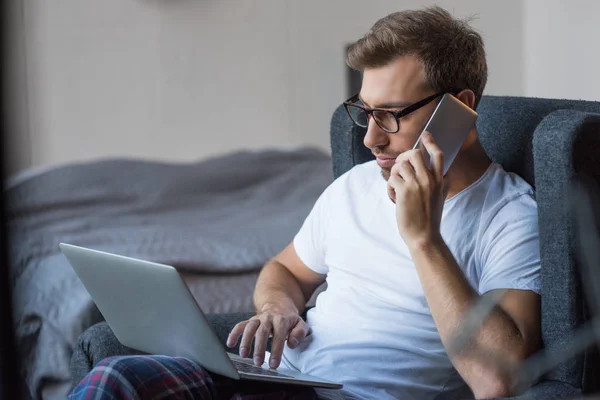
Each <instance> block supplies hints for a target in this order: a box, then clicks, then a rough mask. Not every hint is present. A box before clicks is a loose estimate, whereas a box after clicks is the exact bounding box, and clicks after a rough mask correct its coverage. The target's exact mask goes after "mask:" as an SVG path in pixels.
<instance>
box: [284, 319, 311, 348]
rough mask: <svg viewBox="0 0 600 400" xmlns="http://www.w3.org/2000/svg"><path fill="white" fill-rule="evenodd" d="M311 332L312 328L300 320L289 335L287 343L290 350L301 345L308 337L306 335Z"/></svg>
mask: <svg viewBox="0 0 600 400" xmlns="http://www.w3.org/2000/svg"><path fill="white" fill-rule="evenodd" d="M309 331H310V328H309V327H308V324H307V323H306V322H304V320H303V319H301V318H299V319H298V322H297V323H296V326H294V327H293V328H292V330H291V331H290V333H289V334H288V340H287V343H288V346H289V347H290V349H294V348H296V347H297V346H298V345H299V344H300V342H301V341H302V340H303V339H304V338H305V337H306V335H308V332H309Z"/></svg>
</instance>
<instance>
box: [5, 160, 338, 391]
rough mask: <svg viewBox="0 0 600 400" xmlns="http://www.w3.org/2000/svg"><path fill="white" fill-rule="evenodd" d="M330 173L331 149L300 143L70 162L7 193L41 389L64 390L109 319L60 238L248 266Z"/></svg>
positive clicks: (228, 269)
mask: <svg viewBox="0 0 600 400" xmlns="http://www.w3.org/2000/svg"><path fill="white" fill-rule="evenodd" d="M332 176H333V175H332V171H331V159H330V158H329V156H328V155H326V154H324V153H321V152H319V151H317V150H314V149H302V150H296V151H289V152H287V151H264V152H241V153H236V154H231V155H228V156H223V157H218V158H214V159H210V160H207V161H203V162H198V163H186V164H169V163H158V162H147V161H134V160H124V159H115V160H105V161H99V162H91V163H82V164H71V165H68V166H64V167H60V168H57V169H53V170H51V171H47V172H44V173H42V174H40V175H38V176H35V177H32V178H30V179H27V180H26V181H24V182H22V183H20V184H19V185H17V186H15V187H12V188H10V189H8V190H7V193H6V195H7V199H8V223H9V230H10V240H11V246H10V248H11V252H10V261H11V264H10V272H11V279H12V283H13V290H14V294H15V296H14V298H15V304H14V309H15V322H16V330H17V340H18V346H19V350H20V352H21V355H22V360H23V365H22V367H23V375H24V377H25V379H26V381H27V384H28V386H29V388H30V391H31V393H32V395H33V397H34V398H60V397H62V398H64V395H65V394H66V391H67V390H68V382H69V371H68V363H69V358H70V355H71V351H72V346H73V345H74V343H75V342H76V340H77V337H78V336H79V334H80V333H81V332H82V331H83V330H84V329H85V328H87V327H88V326H90V325H91V324H93V323H95V322H97V321H99V320H100V319H101V315H100V314H99V313H98V311H97V309H96V308H95V306H94V304H93V302H92V301H91V299H90V298H89V295H88V294H87V292H86V291H85V289H84V288H83V286H82V285H81V283H80V282H79V280H78V279H77V277H76V276H75V275H74V273H73V271H72V269H71V268H70V267H69V265H68V264H67V262H66V259H65V258H64V257H63V256H62V255H61V254H60V253H59V249H58V246H57V245H58V243H59V242H68V243H72V244H76V245H81V246H85V247H91V248H94V249H99V250H104V251H109V252H113V253H117V254H122V255H126V256H131V257H137V258H141V259H145V260H151V261H155V262H161V263H166V264H170V265H173V266H175V267H177V268H179V269H181V270H185V271H188V272H190V271H193V272H200V273H219V274H223V273H226V274H236V273H247V272H248V271H253V270H257V269H260V268H261V266H262V265H263V264H264V263H265V261H266V260H268V259H269V258H270V257H272V256H273V255H275V254H276V253H278V252H279V251H280V250H281V249H283V248H284V247H285V246H286V245H287V244H288V243H289V242H290V241H291V240H292V239H293V236H294V234H295V233H296V232H297V231H298V229H299V228H300V226H301V224H302V222H303V220H304V218H305V217H306V216H307V215H308V213H309V211H310V209H311V207H312V205H313V204H314V202H315V201H316V199H317V197H318V196H319V194H320V193H321V192H322V191H323V190H324V189H325V188H326V187H327V185H328V184H329V183H330V182H331V181H332V179H333V177H332Z"/></svg>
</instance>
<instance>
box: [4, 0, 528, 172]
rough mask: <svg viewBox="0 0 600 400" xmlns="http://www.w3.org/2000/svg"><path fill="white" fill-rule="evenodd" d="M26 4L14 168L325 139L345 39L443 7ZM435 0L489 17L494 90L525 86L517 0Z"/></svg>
mask: <svg viewBox="0 0 600 400" xmlns="http://www.w3.org/2000/svg"><path fill="white" fill-rule="evenodd" d="M13 1H17V0H13ZM21 1H22V2H24V3H22V4H24V25H25V29H24V33H25V39H24V40H25V48H26V50H27V51H26V53H27V67H28V69H27V71H28V77H27V78H28V82H27V93H28V94H29V118H28V126H29V132H28V133H27V132H22V134H23V135H25V134H27V135H28V136H27V139H28V140H25V139H24V140H21V143H20V144H19V148H20V153H19V154H20V155H19V156H18V158H19V159H20V162H17V163H14V164H13V165H14V166H13V167H12V170H16V169H21V168H22V167H24V166H41V165H53V164H57V163H63V162H69V161H75V160H87V159H91V158H97V157H107V156H133V157H144V158H160V159H167V160H180V161H184V160H193V159H199V158H205V157H209V156H212V155H216V154H222V153H224V152H229V151H232V150H236V149H243V148H250V149H256V148H263V147H266V146H269V147H274V146H290V145H305V144H307V145H315V146H318V147H321V148H323V149H327V148H328V146H329V144H328V141H329V138H328V126H329V119H330V116H331V113H332V111H333V110H334V109H335V107H336V106H337V105H338V104H340V102H341V101H342V100H343V99H344V98H345V96H346V91H345V86H344V85H345V75H344V74H345V65H344V63H343V57H344V46H345V45H346V44H348V43H350V42H352V41H354V40H355V39H357V38H358V37H360V36H361V35H362V34H363V33H364V32H365V31H366V30H368V28H369V27H370V26H371V25H372V24H373V22H375V20H377V19H378V18H380V17H382V16H384V15H386V14H387V13H390V12H393V11H396V10H400V9H403V8H418V7H422V6H423V5H424V4H432V3H434V2H432V1H409V0H405V1H402V0H381V1H369V2H365V1H358V0H353V1H349V0H328V1H321V0H304V1H294V0H285V1H282V0H202V1H184V0H170V1H161V0H102V1H97V2H92V1H81V0H55V1H51V2H50V1H46V0H27V1H26V2H25V0H21ZM435 3H438V4H440V5H442V6H444V7H446V8H448V9H450V10H451V11H453V12H454V13H455V14H456V15H458V16H467V15H472V14H475V15H477V14H478V16H477V18H476V19H475V20H474V21H473V25H474V26H475V27H476V28H478V29H479V30H480V31H481V32H482V34H483V35H484V38H485V41H486V46H487V52H488V57H489V67H490V77H489V83H488V88H487V93H490V94H514V95H520V94H523V93H525V92H526V90H528V88H529V86H527V84H526V82H525V77H526V72H525V71H524V68H523V65H524V63H525V61H524V57H525V55H526V54H527V51H525V49H524V48H523V35H524V33H523V25H524V24H523V15H524V8H523V4H522V3H521V2H520V1H519V0H505V1H502V2H496V1H485V2H483V1H480V0H453V1H450V0H447V1H436V2H435ZM507 26H508V27H509V28H510V29H507Z"/></svg>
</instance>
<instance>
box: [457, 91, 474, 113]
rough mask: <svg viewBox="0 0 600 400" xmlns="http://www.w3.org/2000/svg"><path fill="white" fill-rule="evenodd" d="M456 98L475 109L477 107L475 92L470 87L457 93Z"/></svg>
mask: <svg viewBox="0 0 600 400" xmlns="http://www.w3.org/2000/svg"><path fill="white" fill-rule="evenodd" d="M456 98H457V99H459V100H460V101H462V102H463V103H465V104H466V105H468V106H469V107H470V108H472V109H473V110H474V109H475V93H473V91H472V90H470V89H465V90H463V91H462V92H460V93H459V94H457V95H456Z"/></svg>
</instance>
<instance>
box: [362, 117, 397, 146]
mask: <svg viewBox="0 0 600 400" xmlns="http://www.w3.org/2000/svg"><path fill="white" fill-rule="evenodd" d="M389 141H390V138H389V134H388V133H387V132H385V131H384V130H383V129H381V128H380V127H379V125H377V122H375V121H374V120H373V118H369V125H368V126H367V133H366V134H365V139H364V141H363V143H364V144H365V146H366V147H367V148H369V149H374V148H376V147H385V146H387V145H388V144H389Z"/></svg>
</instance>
